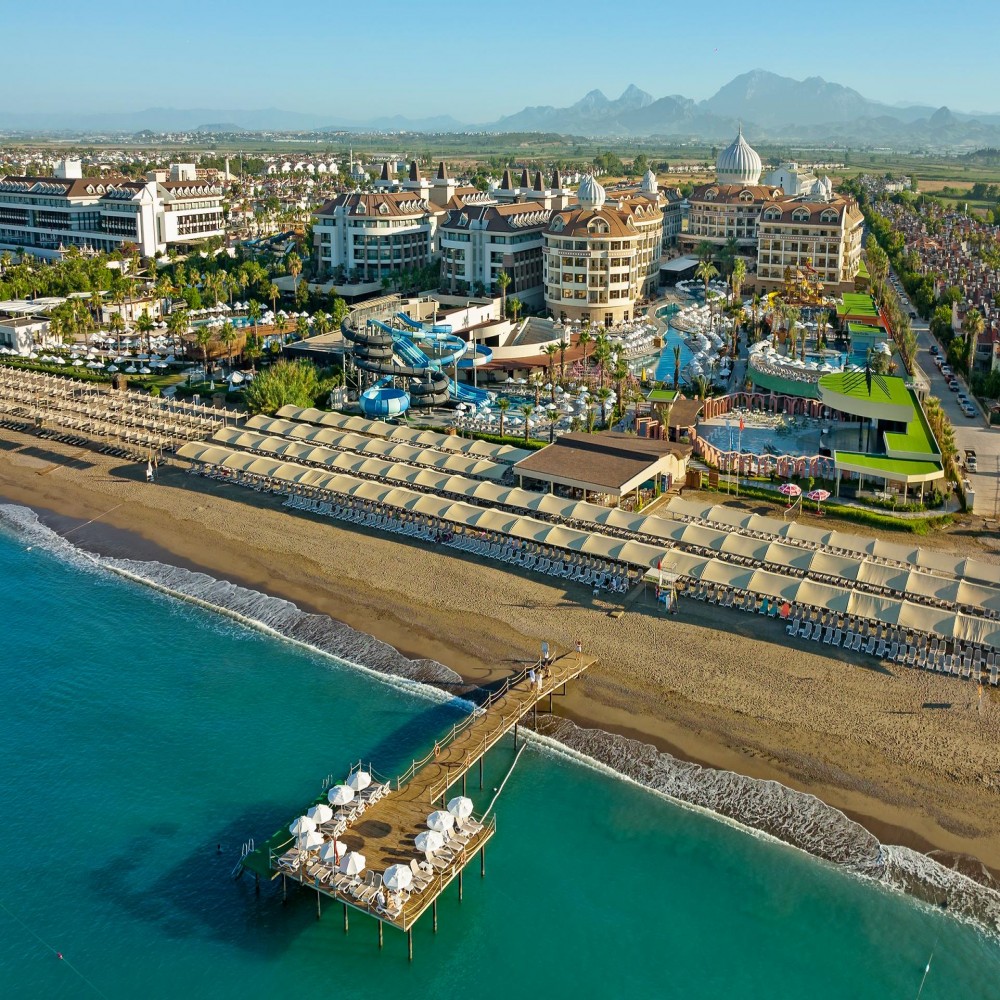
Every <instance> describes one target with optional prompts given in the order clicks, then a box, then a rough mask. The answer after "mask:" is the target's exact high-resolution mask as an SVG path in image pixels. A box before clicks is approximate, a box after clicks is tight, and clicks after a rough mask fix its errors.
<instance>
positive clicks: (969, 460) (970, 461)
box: [965, 448, 976, 472]
mask: <svg viewBox="0 0 1000 1000" xmlns="http://www.w3.org/2000/svg"><path fill="white" fill-rule="evenodd" d="M965 467H966V468H967V469H968V470H969V472H975V471H976V451H975V449H974V448H966V449H965Z"/></svg>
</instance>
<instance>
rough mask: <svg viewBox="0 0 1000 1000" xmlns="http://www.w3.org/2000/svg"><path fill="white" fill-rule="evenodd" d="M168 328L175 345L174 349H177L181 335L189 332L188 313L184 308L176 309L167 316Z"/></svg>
mask: <svg viewBox="0 0 1000 1000" xmlns="http://www.w3.org/2000/svg"><path fill="white" fill-rule="evenodd" d="M167 329H168V330H169V331H170V340H171V342H172V343H173V345H174V350H175V351H176V350H177V344H178V343H179V342H180V339H181V336H182V335H183V334H185V333H187V329H188V315H187V312H186V311H185V310H183V309H175V310H174V311H173V312H172V313H171V314H170V315H169V316H168V317H167Z"/></svg>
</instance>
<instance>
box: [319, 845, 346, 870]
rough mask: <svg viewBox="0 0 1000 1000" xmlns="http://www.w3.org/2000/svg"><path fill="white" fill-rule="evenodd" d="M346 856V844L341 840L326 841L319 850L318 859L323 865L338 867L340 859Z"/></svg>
mask: <svg viewBox="0 0 1000 1000" xmlns="http://www.w3.org/2000/svg"><path fill="white" fill-rule="evenodd" d="M345 854H347V844H345V843H344V842H343V841H342V840H328V841H327V842H326V843H325V844H324V845H323V846H322V847H321V848H320V849H319V859H320V861H322V862H323V864H327V865H328V864H334V865H339V864H340V859H341V858H342V857H344V855H345Z"/></svg>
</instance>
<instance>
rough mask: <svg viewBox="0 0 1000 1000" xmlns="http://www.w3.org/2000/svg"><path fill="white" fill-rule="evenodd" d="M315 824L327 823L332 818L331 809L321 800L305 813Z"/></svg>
mask: <svg viewBox="0 0 1000 1000" xmlns="http://www.w3.org/2000/svg"><path fill="white" fill-rule="evenodd" d="M306 816H308V817H309V819H311V820H312V821H313V822H314V823H315V824H316V825H317V826H322V825H323V824H324V823H329V822H330V820H331V819H333V810H332V809H331V808H330V807H329V806H328V805H327V804H326V803H325V802H321V803H320V804H319V805H318V806H313V807H312V809H310V810H309V812H307V813H306Z"/></svg>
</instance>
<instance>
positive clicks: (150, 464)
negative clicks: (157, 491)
mask: <svg viewBox="0 0 1000 1000" xmlns="http://www.w3.org/2000/svg"><path fill="white" fill-rule="evenodd" d="M152 481H153V460H152V459H150V460H149V461H148V462H146V482H147V483H151V482H152Z"/></svg>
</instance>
